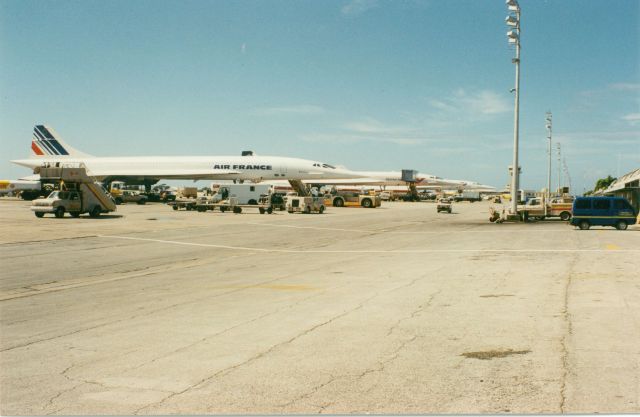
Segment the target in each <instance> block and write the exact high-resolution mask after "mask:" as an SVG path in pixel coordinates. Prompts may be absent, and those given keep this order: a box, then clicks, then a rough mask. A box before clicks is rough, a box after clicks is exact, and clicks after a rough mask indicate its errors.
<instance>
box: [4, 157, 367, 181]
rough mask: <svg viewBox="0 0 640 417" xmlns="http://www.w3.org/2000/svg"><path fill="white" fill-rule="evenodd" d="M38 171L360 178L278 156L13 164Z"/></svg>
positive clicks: (85, 159) (187, 176)
mask: <svg viewBox="0 0 640 417" xmlns="http://www.w3.org/2000/svg"><path fill="white" fill-rule="evenodd" d="M12 162H14V163H16V164H18V165H22V166H26V167H29V168H32V169H34V170H35V171H37V169H38V167H41V166H43V165H45V164H48V165H51V166H55V165H56V164H63V165H65V164H69V165H73V164H84V165H85V166H86V168H87V171H88V172H89V173H90V174H91V175H92V176H94V177H96V178H98V179H100V180H102V179H107V178H137V179H142V178H149V179H153V178H155V179H194V180H196V179H219V180H249V181H262V180H274V179H299V180H303V179H307V180H312V179H346V178H358V177H360V176H361V175H360V174H358V173H355V172H352V171H350V170H348V169H344V168H336V167H333V166H330V165H327V164H323V163H321V162H316V161H311V160H306V159H299V158H288V157H278V156H256V155H251V156H137V157H134V156H131V157H129V156H122V157H93V156H87V157H84V156H83V157H75V156H44V157H37V158H29V159H23V160H15V161H12Z"/></svg>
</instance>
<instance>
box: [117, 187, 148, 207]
mask: <svg viewBox="0 0 640 417" xmlns="http://www.w3.org/2000/svg"><path fill="white" fill-rule="evenodd" d="M114 200H115V202H116V204H122V203H136V204H147V201H148V197H147V196H146V195H144V194H141V193H140V192H139V191H134V190H122V193H121V194H120V195H119V196H118V197H115V198H114Z"/></svg>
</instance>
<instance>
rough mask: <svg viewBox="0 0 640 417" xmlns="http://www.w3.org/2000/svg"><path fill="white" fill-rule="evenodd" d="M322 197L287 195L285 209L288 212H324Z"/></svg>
mask: <svg viewBox="0 0 640 417" xmlns="http://www.w3.org/2000/svg"><path fill="white" fill-rule="evenodd" d="M325 201H326V200H325V199H324V198H323V197H301V196H295V197H289V198H288V199H287V211H288V212H289V213H305V214H310V213H320V214H322V213H324V210H325V208H326V206H325Z"/></svg>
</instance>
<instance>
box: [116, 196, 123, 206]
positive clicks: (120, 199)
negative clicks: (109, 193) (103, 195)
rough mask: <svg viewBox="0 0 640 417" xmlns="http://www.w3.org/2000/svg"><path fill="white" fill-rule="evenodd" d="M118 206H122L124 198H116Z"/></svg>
mask: <svg viewBox="0 0 640 417" xmlns="http://www.w3.org/2000/svg"><path fill="white" fill-rule="evenodd" d="M116 204H117V205H120V204H122V198H120V197H117V198H116Z"/></svg>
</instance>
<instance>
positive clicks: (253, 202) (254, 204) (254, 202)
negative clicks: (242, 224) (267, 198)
mask: <svg viewBox="0 0 640 417" xmlns="http://www.w3.org/2000/svg"><path fill="white" fill-rule="evenodd" d="M249 204H251V205H252V206H257V205H258V202H257V201H256V200H254V199H253V198H252V199H251V200H249Z"/></svg>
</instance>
